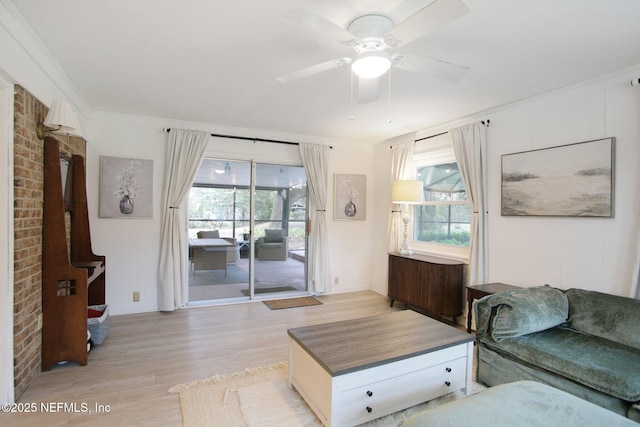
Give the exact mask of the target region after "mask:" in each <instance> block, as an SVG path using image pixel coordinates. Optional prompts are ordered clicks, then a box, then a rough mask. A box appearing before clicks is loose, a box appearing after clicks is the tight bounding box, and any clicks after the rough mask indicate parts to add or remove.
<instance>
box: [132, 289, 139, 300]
mask: <svg viewBox="0 0 640 427" xmlns="http://www.w3.org/2000/svg"><path fill="white" fill-rule="evenodd" d="M133 302H140V292H139V291H135V292H134V293H133Z"/></svg>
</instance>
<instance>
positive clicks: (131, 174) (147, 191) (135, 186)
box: [98, 156, 153, 218]
mask: <svg viewBox="0 0 640 427" xmlns="http://www.w3.org/2000/svg"><path fill="white" fill-rule="evenodd" d="M99 203H100V206H99V209H98V216H99V217H100V218H151V217H153V160H143V159H130V158H121V157H106V156H101V157H100V202H99Z"/></svg>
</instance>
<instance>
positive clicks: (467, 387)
mask: <svg viewBox="0 0 640 427" xmlns="http://www.w3.org/2000/svg"><path fill="white" fill-rule="evenodd" d="M287 332H288V334H289V338H290V339H289V343H290V345H289V348H290V360H289V369H290V372H289V381H290V385H291V386H292V387H295V388H296V390H297V391H298V392H299V393H300V395H301V396H302V397H303V398H304V400H305V401H306V402H307V404H308V405H309V406H310V407H311V409H312V410H313V411H314V412H315V414H316V415H317V416H318V418H319V419H320V421H322V423H323V424H324V425H326V426H351V425H356V424H360V423H363V422H366V421H370V420H373V419H375V418H379V417H382V416H385V415H387V414H390V413H393V412H396V411H400V410H402V409H405V408H408V407H411V406H413V405H417V404H418V403H421V402H425V401H427V400H431V399H434V398H436V397H439V396H442V395H444V394H447V393H451V392H453V391H456V390H464V392H465V394H467V395H468V394H469V393H470V392H471V383H472V380H471V374H472V372H471V371H472V364H473V341H474V337H473V336H472V335H470V334H467V333H466V332H464V331H461V330H458V329H456V328H454V327H451V326H448V325H446V324H444V323H441V322H438V321H437V320H434V319H431V318H429V317H426V316H423V315H421V314H419V313H416V312H413V311H411V310H405V311H399V312H392V313H389V314H385V315H380V316H374V317H367V318H361V319H354V320H347V321H341V322H334V323H327V324H322V325H314V326H307V327H302V328H295V329H289V330H288V331H287Z"/></svg>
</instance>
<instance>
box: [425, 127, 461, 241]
mask: <svg viewBox="0 0 640 427" xmlns="http://www.w3.org/2000/svg"><path fill="white" fill-rule="evenodd" d="M416 151H418V147H416ZM420 151H421V152H419V153H417V154H415V155H414V159H413V160H414V166H415V167H416V179H418V180H420V181H422V182H423V183H424V200H425V201H424V203H422V204H421V205H416V206H415V207H414V211H413V239H414V240H415V241H417V242H427V243H437V244H444V245H454V246H460V247H468V246H469V233H470V230H471V207H470V206H469V202H468V201H467V193H466V192H465V188H464V184H463V182H462V178H461V176H460V171H459V170H458V164H457V163H456V161H455V155H454V153H453V147H452V145H451V141H450V140H449V138H448V136H446V135H445V137H444V138H439V139H438V140H436V141H431V142H430V143H429V144H428V145H427V144H425V146H423V147H422V150H420Z"/></svg>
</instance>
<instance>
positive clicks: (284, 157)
mask: <svg viewBox="0 0 640 427" xmlns="http://www.w3.org/2000/svg"><path fill="white" fill-rule="evenodd" d="M93 125H94V126H93V129H94V137H93V138H92V139H90V140H89V141H88V143H87V189H88V190H87V192H88V202H89V214H90V222H91V233H92V241H93V250H94V252H95V253H96V254H99V255H106V257H107V273H106V274H107V276H106V277H107V291H106V292H107V304H109V306H110V313H111V314H112V315H115V314H125V313H136V312H145V311H155V310H157V306H158V305H157V270H158V255H159V247H160V220H161V218H160V206H161V202H162V190H163V185H164V181H163V180H164V170H165V156H166V155H165V149H166V142H167V138H168V136H167V135H168V134H167V133H165V132H162V128H171V127H175V128H185V129H200V130H205V131H208V132H213V133H219V134H230V135H240V136H250V137H260V138H268V139H280V140H285V141H303V142H317V143H325V144H329V145H332V146H333V147H334V149H333V150H331V154H330V156H329V162H330V167H329V174H330V177H329V183H328V184H329V186H330V191H329V197H328V198H329V205H328V206H327V210H328V218H329V222H328V230H329V239H330V244H331V248H330V254H331V263H332V275H331V276H332V278H335V277H338V281H339V284H337V285H333V290H332V292H348V291H355V290H363V289H368V288H369V282H370V270H369V267H370V264H371V259H370V254H371V250H370V244H369V237H370V236H371V234H372V231H371V229H372V225H371V224H372V220H371V219H370V218H371V217H372V214H373V202H372V200H373V186H372V185H371V184H370V183H371V172H372V166H371V165H372V152H373V147H372V146H371V145H368V144H361V145H358V144H351V143H347V142H344V141H335V140H331V141H326V140H325V141H323V140H318V139H317V138H315V139H312V138H311V137H304V136H300V135H286V134H274V133H268V132H266V131H255V130H248V129H233V128H228V127H222V126H216V125H211V124H204V123H185V122H177V121H175V120H168V119H161V118H149V117H141V116H133V115H125V114H115V113H102V112H96V113H95V114H94V121H93ZM206 155H207V156H210V157H221V158H227V159H238V160H250V159H254V160H257V161H261V162H272V163H277V162H281V163H283V164H298V165H300V164H301V160H300V157H299V153H298V152H297V149H292V148H291V146H287V145H281V144H270V143H261V142H258V143H253V142H246V141H240V140H229V139H222V138H215V139H213V140H212V143H211V144H210V146H209V148H208V149H207V153H206ZM100 156H111V157H131V158H139V159H151V160H153V161H154V200H153V206H154V208H153V218H152V219H123V218H98V213H97V212H98V182H99V171H100V165H99V164H100ZM355 159H357V160H355ZM334 172H337V173H356V174H364V175H367V178H368V180H369V185H368V186H367V196H368V203H367V210H368V211H369V212H371V214H370V215H368V217H367V220H365V221H334V220H333V214H332V212H333V211H332V209H333V173H334ZM134 291H139V292H140V293H141V298H140V302H135V303H134V302H133V292H134Z"/></svg>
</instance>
